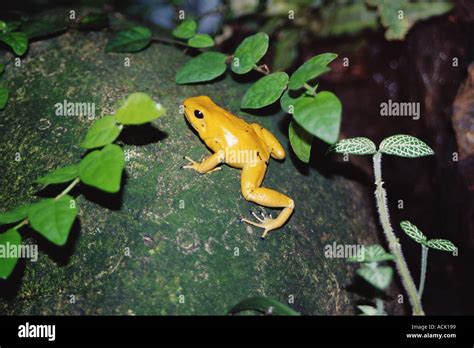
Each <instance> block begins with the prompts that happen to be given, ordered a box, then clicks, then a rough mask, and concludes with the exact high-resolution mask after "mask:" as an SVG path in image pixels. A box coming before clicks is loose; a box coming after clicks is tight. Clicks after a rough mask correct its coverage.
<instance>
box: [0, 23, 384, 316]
mask: <svg viewBox="0 0 474 348" xmlns="http://www.w3.org/2000/svg"><path fill="white" fill-rule="evenodd" d="M106 41H107V35H106V34H104V33H96V32H90V33H84V32H68V33H66V34H64V35H62V36H59V37H57V38H54V39H50V40H46V41H40V42H37V43H33V44H31V47H30V49H29V52H28V54H27V56H26V58H25V59H23V61H22V66H21V67H14V66H13V64H10V65H9V66H8V67H7V69H6V71H5V75H4V76H3V79H4V81H5V83H6V85H8V87H10V88H11V91H12V93H11V99H10V101H9V103H8V106H7V108H6V109H5V110H4V111H3V112H1V113H0V117H1V118H0V134H1V138H2V147H1V149H0V161H1V164H2V175H1V177H0V185H1V189H0V210H7V209H10V208H13V207H15V206H17V205H19V204H20V203H23V202H25V201H30V200H32V199H34V198H32V196H33V195H34V194H35V193H36V192H37V190H38V187H37V186H34V185H33V182H34V180H35V179H36V178H37V177H39V176H41V175H43V174H45V173H47V172H48V171H50V170H52V169H54V168H57V167H60V166H64V165H68V164H73V163H76V162H77V161H78V160H79V159H80V156H81V155H82V154H83V151H82V150H81V149H79V148H78V146H77V144H79V142H80V140H81V139H82V137H83V136H84V135H85V133H86V131H87V128H88V127H89V126H90V124H91V123H92V120H89V119H88V118H87V117H85V116H82V117H61V116H56V115H55V113H54V111H55V108H54V104H56V103H58V102H63V101H64V100H65V99H66V100H68V101H72V102H90V103H95V105H96V112H97V114H98V115H101V114H108V113H110V112H113V110H114V108H115V105H116V103H117V101H118V100H120V99H121V98H123V97H125V96H127V95H128V94H130V93H132V92H136V91H142V92H146V93H149V94H150V95H151V96H153V98H154V99H155V100H156V101H158V102H160V103H161V104H163V105H164V106H165V107H166V108H167V110H168V114H167V115H166V116H164V117H163V118H161V119H160V120H158V121H156V122H155V123H154V127H155V128H153V127H147V126H142V127H131V128H130V129H127V130H126V131H125V132H124V134H122V136H121V138H119V144H122V145H123V147H124V149H125V151H126V153H127V157H128V160H127V164H126V174H125V177H124V182H125V185H124V187H123V189H122V191H121V192H120V193H119V194H116V195H110V194H105V193H101V192H98V191H95V190H93V189H90V188H84V187H82V188H78V189H77V190H75V191H73V194H77V193H83V195H80V196H79V198H78V204H79V206H80V217H79V221H78V222H77V223H76V225H75V226H74V231H73V232H72V234H71V236H70V240H69V242H68V244H67V245H66V246H65V247H62V248H57V247H52V246H51V245H49V244H48V243H47V242H45V241H44V240H42V239H41V238H40V237H38V236H37V235H36V234H34V232H32V231H28V230H26V231H24V232H23V235H24V236H25V239H26V242H28V243H39V247H40V255H39V259H38V261H37V262H31V261H26V262H25V261H24V260H22V261H21V262H20V265H19V266H18V267H17V269H16V270H15V273H14V276H13V277H12V279H10V280H8V281H4V282H1V283H0V289H1V290H0V294H1V298H0V312H1V313H4V314H225V313H226V312H227V311H228V310H229V309H230V307H232V306H233V305H234V304H236V303H237V302H239V301H240V300H242V299H244V298H246V297H250V296H255V295H264V296H270V297H273V298H275V299H278V300H280V301H282V302H288V299H289V298H294V303H292V304H290V305H291V307H293V308H294V309H295V310H297V311H299V312H301V313H303V314H351V313H354V302H353V299H352V298H351V295H350V293H349V292H347V291H346V290H344V287H345V286H347V285H348V284H350V282H351V280H352V277H353V274H354V273H353V268H352V267H351V266H349V265H347V264H346V263H345V262H344V261H343V260H341V259H328V258H325V256H324V246H325V245H327V244H332V243H333V242H336V243H348V244H354V243H369V242H374V241H375V237H374V236H375V234H376V233H375V227H374V225H373V223H372V222H371V221H372V217H371V215H370V214H371V208H370V204H367V203H365V199H366V197H365V196H364V195H363V194H362V193H361V192H362V191H361V188H360V187H358V186H357V185H356V184H354V183H352V182H350V181H348V180H345V179H342V178H333V179H329V178H326V177H324V176H322V175H321V174H319V173H318V172H317V171H316V170H310V173H309V174H308V175H303V174H301V173H300V172H299V171H298V170H297V169H296V167H295V166H294V164H293V162H292V160H291V158H289V156H288V158H287V159H286V160H285V161H284V162H282V163H280V162H276V161H272V162H271V163H270V166H269V170H268V172H267V176H266V179H265V185H266V186H268V187H273V188H276V189H278V190H279V191H281V192H284V193H286V194H288V195H289V196H291V197H292V198H293V199H294V200H295V202H296V211H295V213H294V215H293V216H292V218H291V219H290V221H289V223H288V224H287V225H286V226H285V227H284V228H282V229H280V230H278V231H276V232H274V233H271V234H270V236H269V238H268V239H267V240H266V241H261V240H260V238H259V236H260V233H261V231H260V230H257V229H254V228H252V227H250V226H247V225H244V224H242V223H241V222H240V221H239V220H240V217H241V216H248V215H249V210H250V209H257V207H256V206H255V205H253V204H251V203H248V202H246V201H245V200H244V199H243V198H242V196H241V194H240V173H239V171H238V170H236V169H232V168H230V167H226V166H225V167H224V168H223V170H221V171H219V172H215V173H212V174H209V175H205V176H200V175H198V174H197V173H195V172H193V171H184V170H181V169H180V167H181V166H182V165H184V164H185V162H186V161H184V160H183V155H188V156H190V157H192V158H195V159H199V158H201V157H202V156H205V155H207V154H208V150H207V149H206V148H205V146H204V145H203V144H202V143H201V141H200V140H199V139H198V137H197V136H196V135H195V134H194V133H193V132H192V131H191V129H190V128H189V127H188V125H187V124H186V122H185V120H184V117H183V116H182V115H181V114H179V112H178V106H179V104H180V103H181V102H182V101H183V100H184V99H185V98H187V97H190V96H195V95H209V96H210V97H212V98H213V99H214V100H215V101H216V102H217V103H218V104H220V105H222V106H224V107H225V108H227V109H229V110H231V111H233V112H235V113H238V114H240V115H244V118H246V119H247V120H249V121H252V122H259V123H261V124H262V125H264V126H265V127H267V128H268V129H270V130H271V131H272V132H273V133H274V134H276V136H277V137H278V138H279V139H280V141H281V142H282V143H283V144H284V146H285V148H286V150H287V151H288V140H287V138H286V134H284V133H282V128H283V127H279V123H281V122H282V118H283V117H284V116H282V115H272V116H260V117H258V116H251V115H248V114H244V113H242V112H240V111H239V103H240V100H241V98H242V95H243V93H244V92H245V88H246V86H245V85H243V84H241V83H237V82H235V81H233V79H232V78H231V77H227V78H225V79H221V80H219V81H218V82H214V83H211V84H200V85H190V86H178V85H176V84H175V83H174V75H175V72H176V70H177V69H178V68H179V67H180V66H181V65H182V64H183V63H184V62H185V61H186V60H187V59H188V57H187V56H186V55H184V54H183V53H182V52H181V51H179V50H177V49H175V48H173V47H169V46H164V45H158V44H153V45H152V46H150V47H148V48H147V49H145V50H144V51H142V52H139V53H137V54H129V55H127V54H108V53H105V51H104V47H105V44H106ZM125 57H129V58H130V60H131V66H130V67H126V66H124V59H125ZM17 154H19V156H20V160H19V161H15V156H16V155H17ZM17 159H18V158H17ZM127 251H129V252H130V256H127V255H126V254H127ZM181 295H182V296H181ZM72 296H74V297H72ZM73 300H74V301H73Z"/></svg>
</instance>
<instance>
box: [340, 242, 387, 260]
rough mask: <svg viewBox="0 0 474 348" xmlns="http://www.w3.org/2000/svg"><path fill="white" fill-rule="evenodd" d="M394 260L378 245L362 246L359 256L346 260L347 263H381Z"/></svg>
mask: <svg viewBox="0 0 474 348" xmlns="http://www.w3.org/2000/svg"><path fill="white" fill-rule="evenodd" d="M394 259H395V258H394V256H393V255H392V254H390V253H387V252H386V251H385V249H384V248H383V247H382V246H381V245H378V244H374V245H368V246H364V247H363V248H362V249H361V252H360V253H359V255H356V256H352V257H349V258H347V261H348V262H364V263H370V262H383V261H393V260H394Z"/></svg>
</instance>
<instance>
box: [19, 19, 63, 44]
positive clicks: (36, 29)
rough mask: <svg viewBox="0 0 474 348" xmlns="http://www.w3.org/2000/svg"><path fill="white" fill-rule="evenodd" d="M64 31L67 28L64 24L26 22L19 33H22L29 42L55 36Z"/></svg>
mask: <svg viewBox="0 0 474 348" xmlns="http://www.w3.org/2000/svg"><path fill="white" fill-rule="evenodd" d="M66 29H67V27H66V25H65V24H64V23H57V22H50V21H32V22H26V23H24V24H23V25H22V26H21V31H22V32H24V33H25V35H26V36H27V37H28V39H30V40H32V39H37V38H41V37H45V36H49V35H53V34H57V33H60V32H62V31H65V30H66Z"/></svg>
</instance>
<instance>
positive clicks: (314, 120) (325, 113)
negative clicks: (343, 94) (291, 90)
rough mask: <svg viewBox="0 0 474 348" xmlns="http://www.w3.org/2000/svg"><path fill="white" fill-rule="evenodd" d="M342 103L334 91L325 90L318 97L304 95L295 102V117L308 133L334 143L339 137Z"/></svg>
mask: <svg viewBox="0 0 474 348" xmlns="http://www.w3.org/2000/svg"><path fill="white" fill-rule="evenodd" d="M341 112H342V105H341V102H340V101H339V98H337V97H336V96H335V95H334V94H333V93H331V92H327V91H323V92H319V93H318V94H317V95H316V97H303V98H301V99H299V100H298V101H297V102H296V104H295V112H294V114H293V117H294V119H295V120H296V122H298V124H299V125H300V126H301V127H303V128H304V129H305V130H306V131H307V132H308V133H310V134H312V135H314V136H315V137H318V138H320V139H321V140H323V141H325V142H326V143H328V144H333V143H335V142H336V141H337V138H338V137H339V129H340V127H341Z"/></svg>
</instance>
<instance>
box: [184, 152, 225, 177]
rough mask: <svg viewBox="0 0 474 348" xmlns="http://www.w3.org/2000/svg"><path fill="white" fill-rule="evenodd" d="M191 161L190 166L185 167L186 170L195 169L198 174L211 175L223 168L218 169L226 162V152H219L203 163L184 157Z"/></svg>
mask: <svg viewBox="0 0 474 348" xmlns="http://www.w3.org/2000/svg"><path fill="white" fill-rule="evenodd" d="M184 158H185V159H187V160H188V161H189V164H188V165H185V166H183V168H186V169H194V170H195V171H196V172H198V173H201V174H205V173H211V172H213V171H216V170H220V169H221V167H217V166H218V165H219V164H221V163H222V162H224V151H217V152H216V153H214V154H213V155H211V156H209V157H208V158H206V159H204V160H202V162H200V163H199V162H196V161H193V160H192V159H191V158H189V157H187V156H184Z"/></svg>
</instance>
